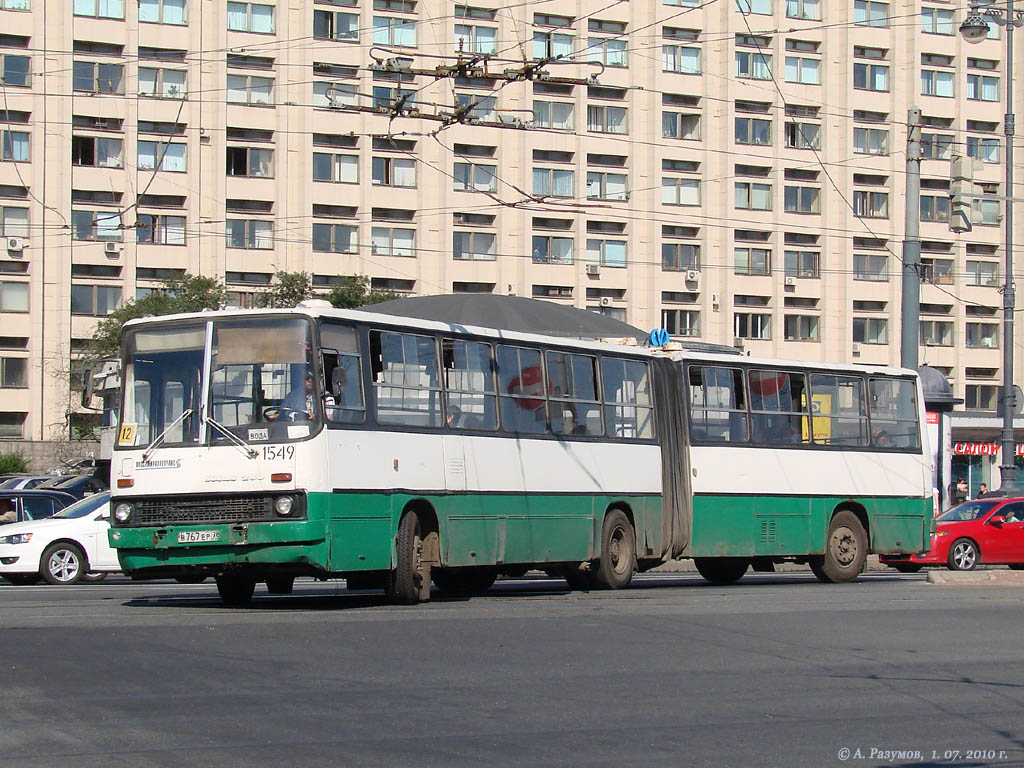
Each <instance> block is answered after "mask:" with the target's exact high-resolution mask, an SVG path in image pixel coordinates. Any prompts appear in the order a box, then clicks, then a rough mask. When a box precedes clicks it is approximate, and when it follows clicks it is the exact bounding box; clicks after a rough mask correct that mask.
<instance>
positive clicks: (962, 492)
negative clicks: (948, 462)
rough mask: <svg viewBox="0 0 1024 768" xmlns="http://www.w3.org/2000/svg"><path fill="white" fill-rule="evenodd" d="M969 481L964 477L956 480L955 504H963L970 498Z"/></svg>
mask: <svg viewBox="0 0 1024 768" xmlns="http://www.w3.org/2000/svg"><path fill="white" fill-rule="evenodd" d="M968 490H969V489H968V488H967V481H966V480H964V479H963V478H962V477H958V478H957V479H956V487H955V488H954V489H953V503H954V504H963V503H964V502H965V501H967V496H968Z"/></svg>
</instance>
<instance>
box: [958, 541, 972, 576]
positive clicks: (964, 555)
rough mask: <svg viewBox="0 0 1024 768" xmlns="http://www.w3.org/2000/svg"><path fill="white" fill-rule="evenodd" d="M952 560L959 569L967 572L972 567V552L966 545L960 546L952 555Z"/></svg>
mask: <svg viewBox="0 0 1024 768" xmlns="http://www.w3.org/2000/svg"><path fill="white" fill-rule="evenodd" d="M953 560H954V562H955V563H956V564H957V566H959V567H960V568H962V569H964V570H967V569H969V568H970V567H971V566H972V565H974V550H973V548H972V547H971V546H970V545H968V544H960V545H958V546H957V548H956V551H955V552H954V553H953Z"/></svg>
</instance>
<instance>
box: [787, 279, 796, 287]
mask: <svg viewBox="0 0 1024 768" xmlns="http://www.w3.org/2000/svg"><path fill="white" fill-rule="evenodd" d="M786 287H787V288H796V278H795V277H787V278H786Z"/></svg>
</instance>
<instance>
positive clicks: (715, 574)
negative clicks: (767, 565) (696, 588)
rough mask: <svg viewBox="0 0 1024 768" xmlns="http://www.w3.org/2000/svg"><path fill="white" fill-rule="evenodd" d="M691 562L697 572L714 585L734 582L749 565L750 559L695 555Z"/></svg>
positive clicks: (719, 585)
mask: <svg viewBox="0 0 1024 768" xmlns="http://www.w3.org/2000/svg"><path fill="white" fill-rule="evenodd" d="M693 564H694V565H695V566H696V567H697V573H699V574H700V575H701V576H703V577H704V578H705V579H707V580H708V581H709V582H711V583H712V584H714V585H715V586H716V587H724V586H727V585H729V584H735V583H736V582H737V581H739V580H740V579H741V578H743V574H745V573H746V572H747V568H749V567H750V561H749V560H748V559H747V558H745V557H695V558H693Z"/></svg>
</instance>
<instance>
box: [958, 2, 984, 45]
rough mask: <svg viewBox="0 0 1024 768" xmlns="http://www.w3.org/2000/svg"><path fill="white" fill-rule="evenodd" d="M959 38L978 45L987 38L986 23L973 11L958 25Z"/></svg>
mask: <svg viewBox="0 0 1024 768" xmlns="http://www.w3.org/2000/svg"><path fill="white" fill-rule="evenodd" d="M960 36H961V37H962V38H963V39H964V41H965V42H968V43H980V42H981V41H982V40H984V39H985V38H986V37H988V22H986V21H985V19H984V17H982V16H981V14H979V13H976V12H975V11H974V10H973V9H972V11H971V13H970V14H968V16H967V18H966V19H964V23H963V24H961V25H960Z"/></svg>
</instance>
